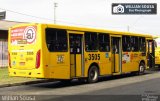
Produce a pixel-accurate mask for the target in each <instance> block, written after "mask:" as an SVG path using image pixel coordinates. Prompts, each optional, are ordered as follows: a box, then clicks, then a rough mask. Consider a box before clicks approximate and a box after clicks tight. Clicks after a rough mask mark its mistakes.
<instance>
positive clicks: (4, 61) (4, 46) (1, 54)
mask: <svg viewBox="0 0 160 101" xmlns="http://www.w3.org/2000/svg"><path fill="white" fill-rule="evenodd" d="M7 66H8V41H7V40H5V39H0V67H7Z"/></svg>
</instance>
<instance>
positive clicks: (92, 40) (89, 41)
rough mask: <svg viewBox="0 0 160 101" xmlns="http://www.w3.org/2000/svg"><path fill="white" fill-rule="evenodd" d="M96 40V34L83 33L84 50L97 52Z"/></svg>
mask: <svg viewBox="0 0 160 101" xmlns="http://www.w3.org/2000/svg"><path fill="white" fill-rule="evenodd" d="M97 43H98V38H97V33H94V32H85V50H86V51H97V50H98V44H97Z"/></svg>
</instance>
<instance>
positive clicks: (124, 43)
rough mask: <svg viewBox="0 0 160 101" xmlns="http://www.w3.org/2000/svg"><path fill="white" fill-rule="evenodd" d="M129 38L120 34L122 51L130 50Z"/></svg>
mask: <svg viewBox="0 0 160 101" xmlns="http://www.w3.org/2000/svg"><path fill="white" fill-rule="evenodd" d="M130 41H131V38H130V36H122V46H123V47H122V48H123V51H124V52H129V51H131V44H130V43H131V42H130Z"/></svg>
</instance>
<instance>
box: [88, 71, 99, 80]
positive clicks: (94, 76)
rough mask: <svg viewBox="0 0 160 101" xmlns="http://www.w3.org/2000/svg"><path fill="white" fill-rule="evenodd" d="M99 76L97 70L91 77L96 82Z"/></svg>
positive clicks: (92, 72)
mask: <svg viewBox="0 0 160 101" xmlns="http://www.w3.org/2000/svg"><path fill="white" fill-rule="evenodd" d="M97 76H98V73H97V72H96V71H95V70H92V71H91V75H90V77H91V79H92V80H96V79H97Z"/></svg>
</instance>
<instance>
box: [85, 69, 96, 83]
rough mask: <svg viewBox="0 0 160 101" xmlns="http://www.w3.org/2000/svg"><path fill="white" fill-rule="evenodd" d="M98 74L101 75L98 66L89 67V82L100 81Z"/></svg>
mask: <svg viewBox="0 0 160 101" xmlns="http://www.w3.org/2000/svg"><path fill="white" fill-rule="evenodd" d="M98 75H99V72H98V68H97V67H96V66H92V67H91V68H90V69H89V72H88V79H87V81H88V83H95V82H97V81H98Z"/></svg>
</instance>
